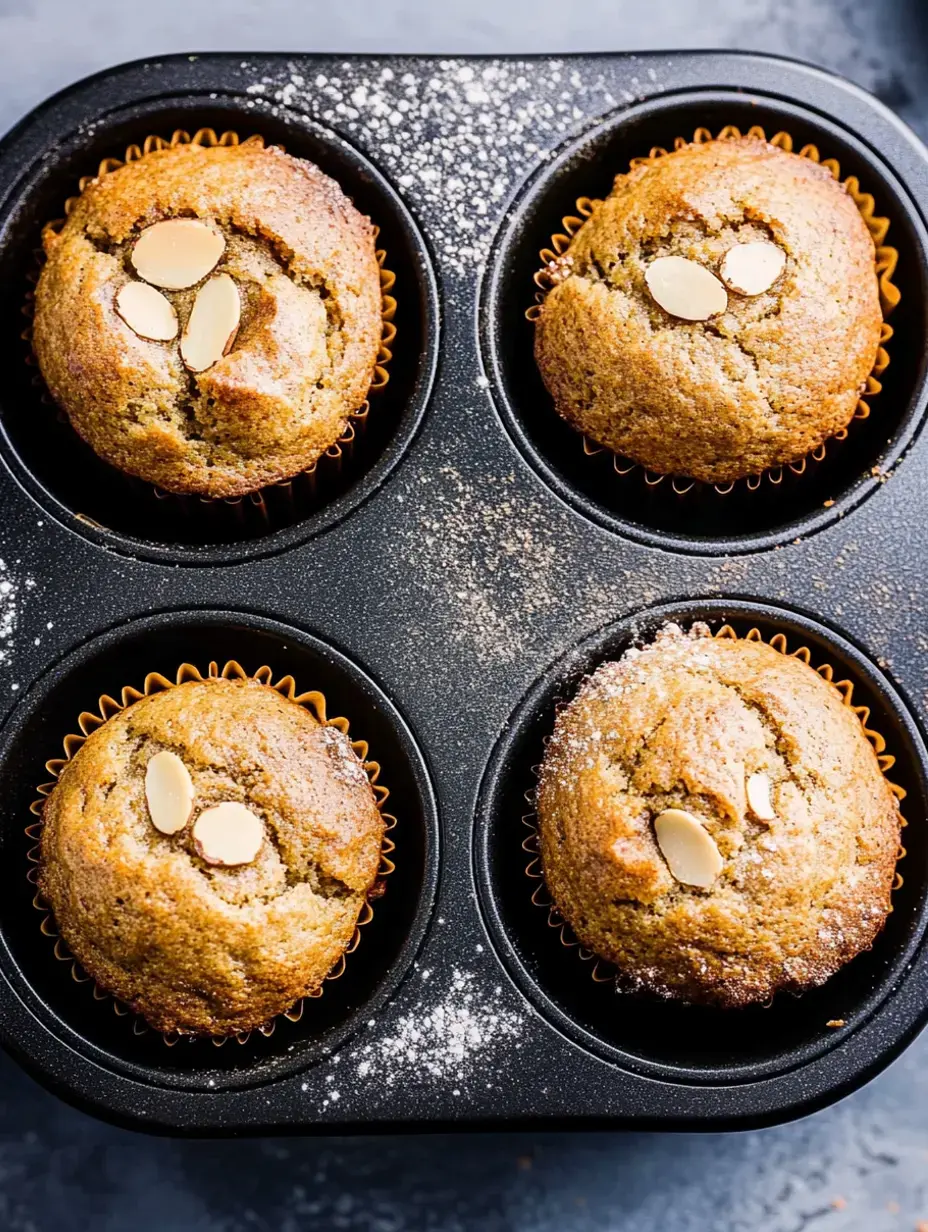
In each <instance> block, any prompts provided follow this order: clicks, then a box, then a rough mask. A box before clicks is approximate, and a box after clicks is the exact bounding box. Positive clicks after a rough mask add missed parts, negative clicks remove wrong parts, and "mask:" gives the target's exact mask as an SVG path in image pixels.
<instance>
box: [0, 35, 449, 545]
mask: <svg viewBox="0 0 928 1232" xmlns="http://www.w3.org/2000/svg"><path fill="white" fill-rule="evenodd" d="M166 58H168V59H170V58H171V57H166ZM176 58H177V59H186V57H184V56H179V57H176ZM145 63H146V61H141V60H140V61H135V62H132V63H131V64H129V65H126V66H123V67H125V68H130V69H131V68H133V67H135V66H141V65H143V64H145ZM107 75H108V74H107V71H106V70H103V71H102V72H101V73H98V74H94V75H93V76H91V77H88V78H86V79H84V80H82V81H79V82H76V83H74V84H73V85H71V86H67V87H65V88H64V89H63V90H61V91H60V92H59V93H58V94H56V95H54V96H53V97H52V98H50V99H47V100H46V101H45V102H44V103H42V104H40V105H39V107H37V108H35V109H34V110H33V111H31V112H29V113H28V114H27V115H26V116H24V117H23V119H22V120H20V122H19V123H18V124H17V125H15V126H14V127H13V128H12V129H10V130H9V132H7V133H6V134H4V135H3V136H2V137H0V159H2V156H3V155H5V154H6V153H7V152H8V150H9V148H10V146H11V145H13V144H15V141H16V139H17V137H18V135H19V133H20V131H21V130H22V129H24V128H26V127H27V126H28V124H29V122H30V121H32V122H33V123H34V122H35V121H36V120H37V119H44V118H46V117H48V116H54V115H55V112H56V108H58V109H61V108H65V107H66V105H67V103H68V102H69V101H70V99H71V97H72V95H73V94H75V93H76V92H78V91H79V90H81V89H82V88H84V87H85V86H87V85H91V84H93V83H94V82H95V81H97V80H98V79H105V78H106V77H107ZM249 97H250V96H248V95H246V94H244V93H243V92H241V91H237V90H235V89H232V88H227V89H224V90H222V91H209V90H203V89H199V90H195V89H190V90H186V91H184V92H161V93H158V92H155V91H150V92H148V93H146V94H139V95H137V96H136V97H135V98H134V99H133V100H132V101H128V102H127V101H122V102H119V103H117V104H115V105H114V106H111V107H108V108H106V109H104V110H102V111H101V112H100V114H99V116H98V117H97V118H96V119H95V120H94V124H93V128H94V137H95V138H96V137H97V135H98V130H99V129H100V128H102V127H105V126H107V125H108V126H110V127H111V128H112V127H113V126H115V125H118V124H120V123H125V122H129V121H132V120H136V121H139V122H141V121H142V120H144V119H145V118H146V117H147V116H148V115H151V116H152V117H153V120H155V118H156V117H157V116H158V115H159V114H164V113H166V112H170V111H171V110H172V109H174V110H176V111H177V112H178V113H182V112H194V113H195V112H196V111H197V110H199V111H200V112H201V114H208V113H209V112H210V111H212V112H226V113H228V115H229V117H230V123H231V122H232V121H233V120H234V121H236V122H237V123H238V126H239V127H241V128H244V129H253V130H254V131H256V132H260V131H261V117H262V112H261V110H260V109H258V108H254V109H252V108H250V107H248V106H247V103H248V101H249ZM250 101H252V102H253V101H254V100H253V99H252V100H250ZM277 113H278V116H283V118H284V121H285V122H286V123H288V124H291V125H293V126H295V127H296V128H297V129H300V130H303V131H305V132H307V133H308V134H310V135H311V136H313V137H315V139H316V140H318V141H320V142H321V143H323V144H327V145H330V146H331V147H332V148H334V149H339V150H341V151H343V152H344V155H345V157H347V159H348V160H349V161H350V162H351V163H352V164H353V166H354V168H355V169H356V171H358V172H359V173H360V174H361V175H363V176H364V177H365V178H367V180H368V182H369V183H370V184H371V185H372V186H373V188H374V191H375V192H376V193H378V194H379V195H380V196H381V197H383V198H384V200H385V201H386V203H387V204H388V205H389V208H390V211H391V215H392V219H393V220H394V221H395V222H396V223H397V225H398V226H399V227H400V228H401V230H402V231H403V233H404V235H405V239H406V242H407V243H408V245H409V249H410V254H411V256H412V258H413V272H414V274H415V278H414V280H413V281H412V282H410V285H409V287H408V288H405V287H404V288H402V290H403V291H408V294H407V295H405V296H404V297H403V303H404V304H408V303H413V304H415V306H416V311H418V312H419V313H420V314H421V316H422V320H423V331H422V340H421V347H420V348H419V350H418V357H417V360H416V370H415V377H414V381H413V384H412V388H411V391H410V394H409V397H408V398H406V399H405V401H404V403H403V405H402V408H401V410H400V411H399V413H398V415H397V416H396V425H395V430H394V433H393V435H392V436H391V438H390V439H389V440H388V441H387V442H386V443H385V445H384V447H383V448H382V449H381V450H380V451H379V453H378V454H377V456H376V457H375V458H374V459H373V460H372V462H371V464H370V466H369V467H368V468H367V470H366V471H365V472H364V473H363V474H361V475H360V476H359V477H358V478H357V479H356V480H355V481H354V482H353V483H352V484H351V485H350V486H349V487H348V488H346V489H345V490H344V491H342V492H341V493H339V494H338V495H337V496H335V497H334V499H331V500H328V501H326V502H325V503H324V504H322V505H321V506H320V507H319V508H317V509H314V510H313V511H312V512H311V513H309V514H308V515H307V516H305V517H302V518H299V519H297V521H295V522H294V523H292V524H291V525H288V526H282V527H279V528H278V529H276V530H275V529H272V530H270V531H267V532H266V533H264V534H261V535H255V536H253V537H251V538H243V539H233V540H231V541H229V542H214V543H209V544H204V545H200V544H187V543H177V542H173V543H172V542H167V541H158V540H152V539H145V538H138V537H135V536H133V535H130V534H126V533H124V532H122V531H116V530H112V529H110V528H109V527H105V526H102V525H100V524H97V523H96V522H95V521H93V520H92V519H90V518H88V517H87V516H86V515H84V514H81V513H80V512H78V511H75V510H72V509H71V508H70V507H69V506H68V505H67V504H65V503H64V501H62V500H61V499H59V497H58V496H57V495H55V493H54V492H53V491H52V490H51V489H50V488H49V487H48V485H47V484H46V483H45V482H44V481H43V480H42V479H41V478H39V476H38V475H36V474H35V473H34V472H33V470H32V469H31V467H30V466H29V465H28V464H27V463H26V461H25V460H24V459H23V458H22V457H21V455H20V452H19V450H18V449H17V447H16V445H15V443H14V441H13V439H12V438H11V436H10V434H9V432H8V430H7V425H6V416H5V415H3V416H0V462H2V463H3V465H4V467H5V469H6V470H7V471H8V472H9V474H10V475H11V476H12V478H13V479H14V481H15V482H16V484H17V486H18V487H19V488H20V490H21V491H23V492H24V493H25V494H26V495H27V496H28V497H29V499H30V500H31V501H32V502H33V503H34V504H35V505H36V507H37V508H38V509H40V510H41V511H42V512H43V513H44V514H47V515H48V516H49V517H52V518H54V519H55V521H56V522H57V523H58V524H59V525H60V526H63V527H64V529H66V530H68V531H70V532H71V533H72V534H76V535H79V536H80V537H82V538H84V539H87V540H89V541H90V542H91V543H93V544H95V545H96V546H98V547H102V548H104V549H106V550H107V551H110V552H115V553H118V554H119V555H121V556H129V557H133V558H142V559H145V560H149V561H152V562H153V563H156V564H163V565H169V566H177V565H181V566H189V567H200V566H203V567H212V568H217V567H218V568H221V567H223V566H229V565H240V564H244V563H247V562H249V561H253V560H264V559H268V558H270V557H274V556H278V555H280V554H281V553H283V552H287V551H290V550H292V549H294V548H297V547H299V546H301V545H302V544H304V543H307V542H309V541H311V540H313V539H315V538H317V537H318V536H321V535H324V534H326V533H327V532H328V531H330V530H333V529H335V528H336V527H337V526H339V525H340V524H341V523H342V522H344V521H345V520H346V519H347V518H348V517H350V516H351V515H352V514H353V513H354V512H355V511H356V510H358V509H360V508H362V507H363V506H364V505H365V504H366V503H367V502H368V501H369V500H370V499H371V498H372V497H374V496H375V495H376V494H377V493H378V492H379V491H380V489H381V488H382V487H383V486H384V485H385V484H386V483H387V481H388V480H389V479H390V478H391V477H392V476H393V474H394V472H395V471H396V470H397V469H398V467H399V466H401V465H402V463H403V461H404V460H405V459H406V457H407V456H408V454H409V451H410V450H411V449H412V448H413V446H414V445H415V442H416V439H417V438H418V436H419V433H420V432H421V429H422V425H423V423H424V421H425V418H426V415H427V413H428V409H429V406H430V404H431V401H432V396H433V393H434V388H435V381H436V378H437V374H438V366H439V362H440V357H441V351H442V337H443V333H444V313H443V308H442V300H441V286H440V278H439V273H438V263H437V261H436V257H435V254H434V253H433V251H432V248H431V245H430V244H429V241H428V239H427V237H426V234H425V232H424V231H423V229H422V227H421V225H420V223H419V221H418V219H417V218H416V216H415V213H414V210H413V209H412V208H410V205H409V204H408V203H407V202H406V201H405V199H404V198H403V197H402V196H401V194H400V193H399V192H398V190H397V188H396V186H395V184H394V183H393V181H392V179H391V177H390V176H389V175H388V174H387V172H386V171H384V170H383V169H382V168H381V167H380V166H379V165H378V164H377V163H376V162H375V161H374V159H373V158H372V157H371V156H370V155H369V154H368V153H367V152H366V151H365V150H363V149H361V148H360V147H359V146H358V145H356V144H355V143H354V142H352V141H350V140H349V139H348V138H347V137H345V136H344V135H343V134H342V133H341V132H339V131H338V130H336V129H334V128H332V127H330V126H329V125H327V124H324V123H321V122H320V121H318V120H316V119H315V118H313V117H312V116H309V115H306V114H304V113H302V112H300V111H296V110H294V109H292V108H288V107H286V106H284V105H282V104H281V105H279V106H278V107H277ZM274 118H275V119H277V116H275V117H274ZM194 119H196V116H195V115H194V116H192V117H191V129H192V128H193V127H194V124H193V120H194ZM196 126H197V127H199V125H196ZM174 127H176V125H174ZM61 129H64V130H65V131H64V132H63V133H62V132H61V131H60V130H61ZM81 129H82V126H81V125H80V124H75V123H73V121H72V120H71V119H70V118H69V117H68V116H67V115H66V114H65V115H62V116H61V119H60V121H59V122H58V124H57V131H56V136H55V139H54V148H55V149H56V152H57V162H58V164H59V166H60V162H61V157H62V154H61V152H62V151H64V152H65V154H66V155H67V154H68V153H71V152H74V151H76V150H78V149H79V147H80V145H81V138H82V135H83V134H82V131H81ZM271 144H273V142H271ZM122 148H124V143H123V145H122V146H119V145H118V144H117V149H116V151H115V153H116V155H117V156H118V155H119V153H121V149H122ZM47 164H48V159H47V157H45V156H43V155H42V154H41V153H39V154H36V155H34V156H33V157H32V158H31V160H30V162H29V164H28V166H26V167H25V168H24V169H22V170H20V171H19V172H18V174H17V175H16V176H15V178H14V179H13V180H12V182H11V183H10V185H9V186H8V187H7V188H6V190H5V191H3V192H2V194H0V245H2V244H3V243H5V232H6V229H7V227H8V225H9V223H10V221H11V220H12V219H14V218H16V217H17V216H18V215H19V213H20V211H22V210H27V209H28V208H29V197H30V195H31V194H32V193H33V192H34V190H35V187H36V184H37V182H39V181H41V179H42V178H43V177H44V175H45V174H46V169H47ZM90 170H91V171H92V167H91V168H90ZM74 187H76V184H75V185H74ZM61 206H62V208H63V206H64V197H62V201H61ZM40 221H41V220H40ZM373 221H374V222H375V223H376V222H377V221H378V220H377V219H376V218H375V219H373ZM389 259H390V257H389V250H388V261H389ZM401 347H402V340H401V341H400V342H399V343H398V345H397V347H396V352H399V350H400V348H401ZM376 413H377V407H376V404H375V406H374V408H373V411H372V414H376ZM112 469H113V470H114V473H118V472H116V468H112ZM245 499H247V498H245Z"/></svg>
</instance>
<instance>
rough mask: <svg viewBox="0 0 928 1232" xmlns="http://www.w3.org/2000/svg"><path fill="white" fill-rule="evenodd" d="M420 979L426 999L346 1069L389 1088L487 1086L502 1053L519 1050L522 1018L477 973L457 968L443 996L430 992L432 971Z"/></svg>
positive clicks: (352, 1058)
mask: <svg viewBox="0 0 928 1232" xmlns="http://www.w3.org/2000/svg"><path fill="white" fill-rule="evenodd" d="M419 975H420V978H421V980H422V982H423V983H424V984H425V985H426V989H427V991H426V992H425V994H424V995H422V996H421V997H419V998H418V1000H417V1001H416V1003H415V1005H413V1007H412V1009H410V1010H408V1011H407V1012H406V1013H405V1014H403V1015H401V1016H400V1017H399V1018H397V1019H395V1020H393V1021H391V1023H390V1027H389V1031H388V1033H387V1034H386V1035H382V1036H381V1037H380V1038H378V1039H376V1040H373V1041H371V1042H369V1043H365V1044H362V1045H361V1046H360V1047H359V1048H357V1049H355V1050H354V1051H353V1053H352V1054H351V1056H350V1057H348V1058H347V1059H346V1061H345V1066H347V1067H348V1068H349V1069H353V1071H354V1074H355V1077H356V1078H357V1079H361V1080H364V1079H367V1078H373V1079H375V1080H376V1081H377V1082H378V1083H380V1084H383V1085H386V1086H388V1087H391V1086H394V1085H396V1084H398V1083H417V1082H423V1081H427V1080H429V1079H432V1078H437V1079H441V1080H443V1081H445V1082H452V1083H457V1084H460V1086H463V1085H464V1084H466V1083H467V1082H469V1081H472V1080H473V1079H474V1078H476V1077H478V1076H479V1077H480V1079H481V1080H482V1081H484V1083H485V1081H486V1079H487V1078H488V1077H491V1076H492V1074H493V1073H494V1071H495V1070H496V1068H497V1066H498V1063H499V1055H500V1052H501V1051H502V1050H504V1049H506V1048H516V1047H518V1044H519V1040H520V1037H521V1035H522V1026H523V1016H522V1015H521V1014H519V1013H516V1012H515V1011H513V1010H511V1009H507V1008H504V1007H502V1006H501V1005H500V1004H499V1001H500V998H501V993H502V989H501V988H498V987H497V988H495V989H487V988H486V985H485V983H484V982H482V981H480V980H478V978H477V975H476V974H475V973H474V972H473V971H467V970H462V969H461V968H459V967H455V968H454V969H453V970H452V972H451V975H450V979H449V980H448V982H447V985H446V987H445V989H444V991H442V992H438V991H433V990H432V987H431V985H430V982H429V981H430V978H431V973H430V972H429V971H427V970H423V971H420V972H419ZM459 1089H460V1087H459Z"/></svg>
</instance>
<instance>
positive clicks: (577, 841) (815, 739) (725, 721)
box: [538, 625, 900, 1006]
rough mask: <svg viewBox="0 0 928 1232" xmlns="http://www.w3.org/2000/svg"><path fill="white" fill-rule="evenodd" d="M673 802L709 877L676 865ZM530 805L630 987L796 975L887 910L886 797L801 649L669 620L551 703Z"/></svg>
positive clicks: (551, 881)
mask: <svg viewBox="0 0 928 1232" xmlns="http://www.w3.org/2000/svg"><path fill="white" fill-rule="evenodd" d="M755 776H756V777H755ZM764 780H766V783H765V782H764ZM671 810H674V811H675V810H680V811H682V812H685V813H686V814H688V815H689V818H690V823H692V824H690V825H689V830H692V826H693V825H695V826H696V834H697V837H698V838H699V839H700V844H699V845H700V848H701V849H707V850H708V851H709V852H710V853H711V852H712V851H715V853H716V854H715V856H713V857H712V859H714V860H715V861H717V863H716V865H715V867H713V866H712V864H711V861H710V864H709V868H708V874H709V875H708V877H706V878H704V881H708V882H709V884H703V885H702V886H699V885H694V884H690V883H688V881H681V880H678V879H677V878H678V876H679V875H680V873H681V871H683V870H681V867H680V864H679V862H678V861H679V857H680V854H681V853H680V848H679V846H678V847H677V849H676V850H674V848H673V847H670V848H668V847H667V846H666V844H667V829H666V828H664V829H662V828H661V827H662V826H666V815H667V814H668V813H671ZM662 815H664V816H665V821H663V822H662V821H660V820H659V819H660V818H661V817H662ZM538 821H539V830H540V840H541V854H542V864H543V868H544V875H545V879H546V881H547V885H548V888H549V890H550V892H551V895H552V897H553V899H554V902H555V904H556V906H557V908H558V910H559V911H560V912H561V914H562V915H563V916H564V918H565V919H566V920H567V922H568V923H569V924H570V926H571V928H572V929H573V930H574V932H575V933H576V935H577V937H578V938H579V940H580V941H581V942H582V944H583V945H585V946H587V947H588V948H589V949H591V950H592V951H594V953H596V954H598V955H600V956H601V957H603V958H605V959H607V960H608V961H610V962H611V963H614V964H615V966H616V967H617V968H618V971H619V980H620V984H621V985H623V986H626V987H631V988H635V989H640V990H644V991H648V992H651V993H656V994H658V995H662V996H667V997H676V998H680V999H682V1000H686V1001H692V1002H706V1003H715V1004H717V1005H722V1006H740V1005H747V1004H749V1003H751V1002H763V1001H766V1000H768V999H769V998H770V997H771V996H772V995H773V994H774V993H775V992H776V991H777V990H778V989H783V988H785V989H790V990H792V991H794V992H798V991H800V990H802V989H804V988H808V987H810V986H813V985H816V984H821V983H823V982H824V981H825V980H826V979H828V977H829V976H831V975H832V974H833V973H834V972H835V971H837V970H838V968H839V967H841V966H842V965H843V964H844V963H846V962H847V961H848V960H849V959H851V958H853V957H854V956H855V954H858V953H859V952H860V951H861V950H865V949H868V948H869V947H870V946H871V945H872V943H873V940H874V938H875V937H876V936H877V934H878V933H879V931H880V929H881V928H882V927H883V923H884V921H885V919H886V916H887V914H888V912H889V910H890V890H891V888H892V884H893V878H894V869H895V862H896V858H897V853H898V848H899V833H900V816H899V808H898V805H897V802H896V798H895V796H894V795H893V793H892V791H891V789H890V787H889V784H888V783H887V781H886V779H885V778H884V777H883V774H882V772H881V770H880V767H879V764H878V762H877V759H876V754H875V753H874V751H873V748H872V747H871V745H870V743H869V741H868V740H867V738H866V736H865V735H864V732H863V729H862V727H861V724H860V721H859V719H858V718H857V716H856V715H855V714H854V713H853V711H852V710H851V709H850V708H849V707H848V706H846V705H844V703H843V702H842V699H841V697H840V695H839V694H838V692H837V690H836V689H834V688H833V687H832V686H831V685H829V684H827V683H826V682H825V681H824V680H823V679H822V677H821V676H819V675H818V673H817V672H815V671H814V669H812V668H811V667H808V666H807V665H806V664H804V663H803V662H801V661H800V660H799V659H795V658H792V657H789V656H786V655H783V654H780V653H778V652H777V651H776V650H774V649H773V648H772V647H770V646H768V645H766V644H764V643H761V642H748V641H743V640H737V641H736V640H728V639H721V640H717V639H714V638H712V637H711V636H709V635H708V630H707V629H706V628H705V627H704V626H698V625H697V626H694V629H693V630H692V631H691V632H690V633H689V634H683V633H682V632H681V630H680V629H679V628H677V627H676V626H668V627H667V629H666V630H665V631H664V632H663V633H662V634H661V635H659V636H658V638H657V639H656V640H655V641H654V643H653V644H651V645H649V646H647V647H646V648H645V649H644V650H631V651H629V652H628V653H627V654H626V655H625V656H624V657H623V658H622V659H621V660H620V661H619V662H612V663H606V664H604V665H603V666H602V667H600V668H599V669H598V670H597V671H596V672H594V674H593V675H592V676H590V677H589V678H588V679H587V680H586V681H585V683H584V684H583V686H582V688H581V689H580V691H579V693H578V694H577V696H576V698H575V699H574V700H573V701H572V702H571V703H570V704H569V705H568V706H567V707H566V708H565V709H564V710H562V711H561V713H560V714H559V716H558V718H557V721H556V724H555V730H554V735H553V738H552V739H551V741H550V743H549V745H548V749H547V752H546V755H545V759H544V764H543V766H542V769H541V776H540V783H539V789H538ZM677 821H678V819H677V818H675V817H674V815H673V814H672V813H671V826H670V829H671V831H673V830H674V829H675V826H676V824H677ZM684 830H685V833H684V845H685V844H686V843H691V842H692V834H690V833H689V830H686V828H684ZM658 835H661V843H662V844H663V849H662V846H661V845H659V842H658V837H657V836H658ZM677 837H678V839H679V837H680V835H679V833H677ZM665 852H666V853H667V854H666V855H665ZM687 852H688V853H689V854H687ZM704 854H705V850H704V851H703V855H704ZM668 855H669V861H668V858H667V856H668ZM684 855H685V856H686V860H684V864H686V861H692V859H693V855H692V847H689V848H687V851H685V852H684ZM675 857H676V858H675ZM700 859H701V860H702V856H701V857H700ZM672 865H673V866H674V869H675V873H676V875H674V873H672V872H671V866H672ZM705 867H706V866H705V861H704V860H703V863H702V868H703V869H705Z"/></svg>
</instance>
